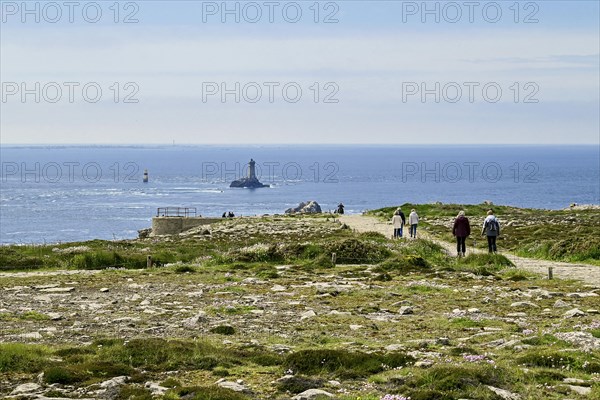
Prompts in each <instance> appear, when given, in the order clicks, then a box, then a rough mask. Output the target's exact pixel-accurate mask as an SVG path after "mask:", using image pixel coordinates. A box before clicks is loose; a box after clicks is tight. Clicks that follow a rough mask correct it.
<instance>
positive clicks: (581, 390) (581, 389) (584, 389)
mask: <svg viewBox="0 0 600 400" xmlns="http://www.w3.org/2000/svg"><path fill="white" fill-rule="evenodd" d="M567 386H569V389H571V390H572V391H573V392H575V393H577V394H579V395H582V396H587V395H589V394H590V393H592V388H590V387H583V386H576V385H567Z"/></svg>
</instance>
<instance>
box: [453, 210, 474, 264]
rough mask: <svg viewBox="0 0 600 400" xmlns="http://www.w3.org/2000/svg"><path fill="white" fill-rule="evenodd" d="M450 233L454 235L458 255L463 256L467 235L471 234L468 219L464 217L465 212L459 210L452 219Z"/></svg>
mask: <svg viewBox="0 0 600 400" xmlns="http://www.w3.org/2000/svg"><path fill="white" fill-rule="evenodd" d="M452 234H453V235H454V236H455V237H456V251H457V253H458V256H459V257H464V255H465V253H466V250H467V245H466V241H467V237H468V236H469V235H470V234H471V224H469V219H468V218H467V217H465V212H464V211H460V212H459V213H458V216H457V217H456V219H455V220H454V226H453V227H452Z"/></svg>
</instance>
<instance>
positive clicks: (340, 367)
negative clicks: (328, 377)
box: [284, 350, 414, 379]
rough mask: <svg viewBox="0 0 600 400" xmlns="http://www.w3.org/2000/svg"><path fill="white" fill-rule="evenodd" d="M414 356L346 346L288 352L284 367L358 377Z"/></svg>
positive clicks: (401, 364)
mask: <svg viewBox="0 0 600 400" xmlns="http://www.w3.org/2000/svg"><path fill="white" fill-rule="evenodd" d="M413 361H414V359H413V358H412V357H411V356H409V355H406V354H404V353H388V354H380V353H362V352H349V351H345V350H303V351H299V352H296V353H292V354H290V355H288V356H287V357H286V359H285V361H284V365H285V368H286V369H291V370H292V371H294V373H303V374H308V375H315V374H320V373H333V374H335V375H338V376H340V377H343V378H348V379H352V378H359V377H366V376H369V375H373V374H376V373H379V372H382V371H384V370H385V369H386V368H396V367H401V366H405V365H407V364H408V363H411V362H413Z"/></svg>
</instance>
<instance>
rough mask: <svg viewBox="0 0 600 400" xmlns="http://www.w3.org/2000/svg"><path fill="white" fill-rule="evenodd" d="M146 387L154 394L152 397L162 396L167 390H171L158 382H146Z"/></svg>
mask: <svg viewBox="0 0 600 400" xmlns="http://www.w3.org/2000/svg"><path fill="white" fill-rule="evenodd" d="M144 386H146V389H148V390H149V391H150V392H152V396H162V395H164V394H165V393H166V391H167V390H169V388H166V387H164V386H160V384H158V383H156V382H146V384H145V385H144Z"/></svg>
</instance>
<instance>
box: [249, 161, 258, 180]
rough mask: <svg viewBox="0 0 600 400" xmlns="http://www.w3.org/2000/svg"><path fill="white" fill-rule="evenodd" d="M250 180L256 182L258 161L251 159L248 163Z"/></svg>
mask: <svg viewBox="0 0 600 400" xmlns="http://www.w3.org/2000/svg"><path fill="white" fill-rule="evenodd" d="M248 179H249V180H251V181H256V180H258V179H256V161H254V160H253V159H250V162H249V163H248Z"/></svg>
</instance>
